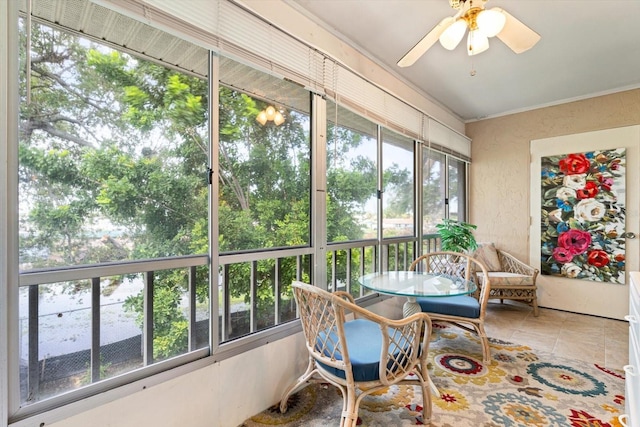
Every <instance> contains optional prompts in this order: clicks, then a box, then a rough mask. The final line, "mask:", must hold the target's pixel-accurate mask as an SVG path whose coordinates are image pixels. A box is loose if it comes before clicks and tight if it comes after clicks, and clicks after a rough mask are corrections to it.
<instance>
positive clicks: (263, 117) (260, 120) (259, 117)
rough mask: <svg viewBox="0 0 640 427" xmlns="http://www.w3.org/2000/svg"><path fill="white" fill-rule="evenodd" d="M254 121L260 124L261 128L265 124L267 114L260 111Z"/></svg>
mask: <svg viewBox="0 0 640 427" xmlns="http://www.w3.org/2000/svg"><path fill="white" fill-rule="evenodd" d="M256 121H257V122H258V123H260V124H261V125H262V126H264V125H265V124H267V113H266V112H265V111H264V110H262V111H260V112H259V113H258V115H257V116H256Z"/></svg>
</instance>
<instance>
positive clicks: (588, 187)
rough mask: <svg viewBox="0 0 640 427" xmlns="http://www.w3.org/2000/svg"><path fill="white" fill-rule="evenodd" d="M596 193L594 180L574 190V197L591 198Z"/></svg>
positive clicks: (596, 187) (596, 188)
mask: <svg viewBox="0 0 640 427" xmlns="http://www.w3.org/2000/svg"><path fill="white" fill-rule="evenodd" d="M596 194H598V186H597V185H596V183H595V182H593V181H589V182H587V183H586V184H585V186H584V188H582V189H580V190H578V191H576V197H577V198H578V199H581V200H582V199H593V198H594V197H596Z"/></svg>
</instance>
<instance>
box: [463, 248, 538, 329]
mask: <svg viewBox="0 0 640 427" xmlns="http://www.w3.org/2000/svg"><path fill="white" fill-rule="evenodd" d="M474 257H476V258H477V259H478V260H480V262H482V263H483V264H484V265H485V267H487V275H488V276H489V280H490V281H491V292H490V293H489V299H499V300H500V302H504V300H513V301H523V302H525V303H527V304H529V305H531V306H532V307H533V315H534V316H538V295H537V287H536V278H537V277H538V273H539V270H538V269H536V268H534V267H531V266H530V265H527V264H525V263H524V262H522V261H520V260H519V259H517V258H516V257H514V256H513V255H511V254H509V253H507V252H505V251H501V250H500V249H497V248H496V247H495V246H494V245H493V243H482V244H480V247H479V248H478V250H477V251H476V252H475V254H474ZM476 276H477V278H478V282H479V283H482V281H483V280H484V275H483V274H482V273H481V272H476Z"/></svg>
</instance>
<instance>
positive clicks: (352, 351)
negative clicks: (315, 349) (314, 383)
mask: <svg viewBox="0 0 640 427" xmlns="http://www.w3.org/2000/svg"><path fill="white" fill-rule="evenodd" d="M344 333H345V338H346V341H347V347H348V349H349V358H350V359H351V366H352V368H353V378H354V380H355V381H376V380H378V379H380V376H379V366H380V351H381V350H382V332H380V325H379V324H377V323H375V322H372V321H371V320H367V319H355V320H351V321H348V322H345V324H344ZM389 334H390V335H391V334H392V330H390V331H389ZM331 335H333V336H332V337H331V339H330V340H329V341H331V342H334V343H336V344H337V343H338V337H337V336H336V335H335V333H334V332H331ZM322 338H324V337H322V334H321V336H320V337H319V338H318V340H319V341H320V340H321V339H322ZM409 345H410V343H408V342H407V343H406V346H407V347H408V346H409ZM331 350H332V349H329V350H327V353H330V351H331ZM327 355H328V354H327ZM336 359H339V360H341V357H340V356H339V355H337V356H336ZM318 364H319V365H320V366H321V367H322V368H323V369H324V370H326V371H328V372H330V373H331V374H333V375H335V376H337V377H340V378H345V379H346V376H345V373H344V371H343V370H342V369H338V368H334V367H332V366H327V365H325V364H323V363H320V362H318Z"/></svg>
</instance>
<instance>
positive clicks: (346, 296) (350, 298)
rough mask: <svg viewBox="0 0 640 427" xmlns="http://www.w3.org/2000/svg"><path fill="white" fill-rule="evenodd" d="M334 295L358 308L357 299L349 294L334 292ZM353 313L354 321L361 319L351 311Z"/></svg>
mask: <svg viewBox="0 0 640 427" xmlns="http://www.w3.org/2000/svg"><path fill="white" fill-rule="evenodd" d="M333 295H335V296H337V297H338V298H341V299H343V300H345V301H347V302H349V303H351V304H353V305H355V306H357V304H356V299H355V298H354V297H353V295H351V294H350V293H349V292H345V291H335V292H333ZM351 313H352V314H353V318H354V319H358V318H359V316H358V314H357V313H356V312H355V311H353V310H351Z"/></svg>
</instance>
